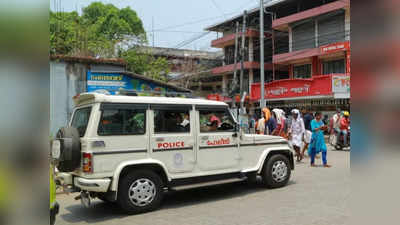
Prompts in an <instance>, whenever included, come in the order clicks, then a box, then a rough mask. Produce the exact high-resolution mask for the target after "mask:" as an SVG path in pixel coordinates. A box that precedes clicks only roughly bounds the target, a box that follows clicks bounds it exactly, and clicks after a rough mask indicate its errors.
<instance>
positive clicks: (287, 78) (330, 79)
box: [207, 0, 350, 111]
mask: <svg viewBox="0 0 400 225" xmlns="http://www.w3.org/2000/svg"><path fill="white" fill-rule="evenodd" d="M265 10H266V11H268V12H269V13H266V14H265V15H264V18H265V21H264V24H265V28H264V30H265V31H266V32H265V37H266V38H265V40H264V43H265V55H266V57H265V60H264V61H265V74H266V76H265V94H264V96H265V99H266V105H267V106H269V107H280V108H293V107H298V108H305V107H307V108H310V109H312V110H321V111H334V110H335V108H336V107H340V108H348V107H349V98H350V0H273V1H270V2H268V3H266V5H265ZM257 18H259V9H253V10H250V11H249V16H248V21H249V22H250V26H249V28H248V31H247V33H246V36H247V39H246V41H248V43H246V46H247V51H246V60H245V69H246V71H247V73H246V74H248V76H245V79H246V78H247V77H248V82H247V81H246V82H245V83H246V84H248V85H249V89H248V90H249V92H250V101H252V102H254V103H255V104H254V105H256V106H257V105H258V104H259V101H260V82H259V81H260V79H259V71H260V66H259V57H258V56H259V47H258V46H259V38H258V37H259V33H258V30H259V29H258V27H257V25H258V24H259V21H258V20H257ZM241 19H242V15H239V16H237V17H234V18H232V19H230V20H227V21H225V22H223V23H220V24H218V25H215V26H212V27H209V28H207V29H208V30H211V31H217V32H222V33H223V36H222V37H221V38H219V39H217V40H214V41H212V46H214V47H221V48H223V49H224V52H225V65H224V66H222V67H217V68H214V70H213V72H214V74H215V75H216V76H221V75H222V76H223V81H226V82H225V84H226V85H225V86H228V85H229V83H230V81H229V79H230V78H231V77H232V76H231V74H232V72H233V68H234V65H233V64H232V59H231V58H232V57H231V55H232V54H231V52H232V50H230V49H234V38H235V34H234V33H232V30H233V27H234V23H235V22H236V21H241ZM237 68H240V67H239V65H238V67H237Z"/></svg>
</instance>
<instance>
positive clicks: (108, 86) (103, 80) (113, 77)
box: [87, 71, 167, 95]
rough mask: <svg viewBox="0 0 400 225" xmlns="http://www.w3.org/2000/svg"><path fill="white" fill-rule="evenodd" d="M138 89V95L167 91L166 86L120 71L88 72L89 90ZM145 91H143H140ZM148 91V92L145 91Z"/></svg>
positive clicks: (113, 91) (102, 91)
mask: <svg viewBox="0 0 400 225" xmlns="http://www.w3.org/2000/svg"><path fill="white" fill-rule="evenodd" d="M121 88H122V89H125V90H132V91H138V95H150V94H149V93H151V92H152V91H157V92H166V91H167V88H166V87H161V86H160V85H157V84H155V83H152V82H149V81H146V80H141V79H137V78H133V77H130V76H128V75H125V74H120V73H94V72H91V71H88V72H87V91H88V92H100V93H108V94H115V92H116V91H118V90H119V89H121ZM140 92H143V93H140ZM145 92H147V93H145Z"/></svg>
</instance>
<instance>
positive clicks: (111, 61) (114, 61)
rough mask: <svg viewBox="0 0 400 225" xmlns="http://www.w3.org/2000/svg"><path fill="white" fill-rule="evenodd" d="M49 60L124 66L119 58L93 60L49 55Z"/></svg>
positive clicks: (85, 57)
mask: <svg viewBox="0 0 400 225" xmlns="http://www.w3.org/2000/svg"><path fill="white" fill-rule="evenodd" d="M50 60H61V61H65V62H77V63H86V64H110V65H119V66H125V65H126V62H125V60H123V59H121V58H95V57H91V56H68V55H50Z"/></svg>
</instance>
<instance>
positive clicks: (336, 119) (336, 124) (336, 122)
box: [331, 109, 341, 144]
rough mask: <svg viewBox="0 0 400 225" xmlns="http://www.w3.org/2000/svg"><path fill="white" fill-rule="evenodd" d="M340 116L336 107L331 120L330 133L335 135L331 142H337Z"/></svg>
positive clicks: (339, 111)
mask: <svg viewBox="0 0 400 225" xmlns="http://www.w3.org/2000/svg"><path fill="white" fill-rule="evenodd" d="M340 118H341V110H340V109H337V110H336V113H335V115H333V116H332V119H331V122H332V125H331V128H332V129H331V135H334V137H336V139H335V140H332V142H331V144H337V141H338V140H339V135H340Z"/></svg>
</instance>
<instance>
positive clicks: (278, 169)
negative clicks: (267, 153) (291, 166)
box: [272, 161, 288, 183]
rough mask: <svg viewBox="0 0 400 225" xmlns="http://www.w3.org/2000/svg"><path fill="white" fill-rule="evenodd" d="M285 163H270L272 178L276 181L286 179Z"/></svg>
mask: <svg viewBox="0 0 400 225" xmlns="http://www.w3.org/2000/svg"><path fill="white" fill-rule="evenodd" d="M287 170H288V168H287V165H286V163H285V162H283V161H276V162H275V163H274V164H273V165H272V179H274V181H276V182H278V183H279V182H282V181H284V180H285V179H286V176H287Z"/></svg>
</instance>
